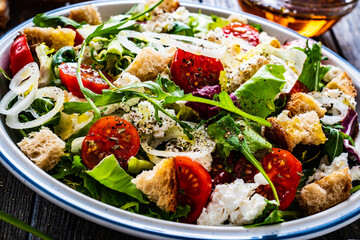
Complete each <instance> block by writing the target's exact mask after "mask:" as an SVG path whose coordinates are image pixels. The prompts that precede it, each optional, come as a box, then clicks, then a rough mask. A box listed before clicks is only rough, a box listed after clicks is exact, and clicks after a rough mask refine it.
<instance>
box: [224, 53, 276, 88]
mask: <svg viewBox="0 0 360 240" xmlns="http://www.w3.org/2000/svg"><path fill="white" fill-rule="evenodd" d="M268 63H269V61H268V60H267V59H266V58H265V57H263V56H260V55H255V56H253V57H252V58H250V59H249V60H245V61H243V62H242V63H240V64H239V65H238V66H236V67H234V68H226V74H225V77H226V79H228V82H227V83H225V84H223V83H222V86H221V87H222V88H223V89H228V90H229V91H230V92H233V91H235V90H237V89H238V88H239V87H240V86H241V85H242V84H243V83H245V82H246V81H247V80H249V79H250V78H251V77H252V76H253V75H254V74H255V73H256V72H257V71H258V70H259V69H260V68H261V67H262V66H264V65H266V64H268ZM223 85H224V86H223Z"/></svg>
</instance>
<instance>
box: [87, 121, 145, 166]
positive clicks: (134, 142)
mask: <svg viewBox="0 0 360 240" xmlns="http://www.w3.org/2000/svg"><path fill="white" fill-rule="evenodd" d="M139 148H140V137H139V133H138V132H137V130H136V129H135V127H134V126H133V125H131V124H130V123H129V122H128V121H126V120H124V119H122V118H120V117H116V116H108V117H103V118H101V119H99V120H98V121H97V122H95V123H94V124H93V125H92V126H91V128H90V130H89V133H88V134H87V135H86V137H85V139H84V141H83V144H82V148H81V157H82V160H83V163H84V165H85V166H86V167H87V168H88V169H93V168H94V167H95V166H96V165H97V164H98V163H99V162H100V161H101V160H102V159H103V158H104V157H106V156H109V155H111V154H114V156H115V157H116V159H117V160H118V162H119V163H120V165H121V167H122V168H124V169H126V166H127V160H128V159H129V158H130V157H132V156H135V155H136V154H137V152H138V151H139Z"/></svg>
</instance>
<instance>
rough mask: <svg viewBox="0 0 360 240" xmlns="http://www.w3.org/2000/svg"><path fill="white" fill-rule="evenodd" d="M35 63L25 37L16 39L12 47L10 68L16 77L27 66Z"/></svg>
mask: <svg viewBox="0 0 360 240" xmlns="http://www.w3.org/2000/svg"><path fill="white" fill-rule="evenodd" d="M32 62H34V58H33V56H32V55H31V51H30V48H29V45H28V43H27V40H26V37H25V35H21V36H19V37H18V38H16V39H15V41H14V42H13V44H12V45H11V47H10V68H11V72H12V74H13V75H15V74H16V73H17V72H18V71H19V70H20V69H22V68H23V67H24V66H25V65H27V64H29V63H32Z"/></svg>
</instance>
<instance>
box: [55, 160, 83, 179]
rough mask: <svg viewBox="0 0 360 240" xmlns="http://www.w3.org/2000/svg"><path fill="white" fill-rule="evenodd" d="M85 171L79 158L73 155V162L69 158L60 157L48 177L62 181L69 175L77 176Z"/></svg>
mask: <svg viewBox="0 0 360 240" xmlns="http://www.w3.org/2000/svg"><path fill="white" fill-rule="evenodd" d="M85 169H86V167H85V166H84V165H83V164H82V163H81V158H80V156H78V155H75V156H74V160H72V159H71V157H70V156H62V157H61V158H60V161H59V163H58V164H57V165H56V166H55V167H54V168H53V169H52V170H51V171H50V175H52V177H53V178H55V179H64V178H66V177H67V176H69V175H75V176H78V175H79V174H80V173H81V172H82V171H84V170H85Z"/></svg>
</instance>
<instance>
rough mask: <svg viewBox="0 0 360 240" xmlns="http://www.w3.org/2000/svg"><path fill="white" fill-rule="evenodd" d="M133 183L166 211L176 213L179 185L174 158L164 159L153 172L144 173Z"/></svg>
mask: <svg viewBox="0 0 360 240" xmlns="http://www.w3.org/2000/svg"><path fill="white" fill-rule="evenodd" d="M132 182H133V183H134V184H135V185H136V187H137V188H138V189H140V190H141V191H143V192H144V193H145V194H146V195H147V196H148V197H149V199H150V200H151V201H153V202H155V203H156V205H157V206H158V207H160V208H161V209H163V210H164V211H166V212H170V211H171V212H175V211H176V208H177V205H178V183H177V179H176V167H175V161H174V159H173V158H170V159H164V160H162V161H161V162H159V163H158V164H156V165H155V167H154V168H153V169H152V170H149V171H143V172H142V173H140V174H139V175H138V176H137V177H136V178H134V179H133V180H132Z"/></svg>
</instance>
